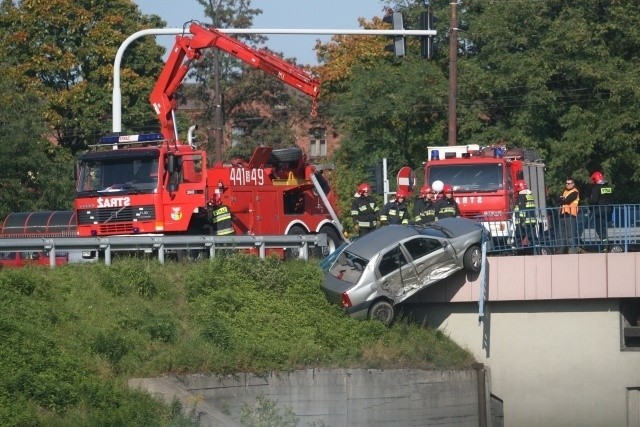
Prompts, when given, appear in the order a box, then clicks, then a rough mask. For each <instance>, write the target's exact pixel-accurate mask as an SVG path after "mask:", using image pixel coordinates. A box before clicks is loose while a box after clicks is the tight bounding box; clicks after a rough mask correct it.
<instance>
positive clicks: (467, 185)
mask: <svg viewBox="0 0 640 427" xmlns="http://www.w3.org/2000/svg"><path fill="white" fill-rule="evenodd" d="M502 172H503V171H502V164H500V163H485V164H474V165H451V164H447V165H429V185H433V182H434V181H442V182H445V183H447V184H451V185H452V186H453V187H454V188H455V190H456V191H469V192H482V191H498V190H501V189H502V188H503V185H502V176H503V173H502Z"/></svg>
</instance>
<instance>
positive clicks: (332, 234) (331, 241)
mask: <svg viewBox="0 0 640 427" xmlns="http://www.w3.org/2000/svg"><path fill="white" fill-rule="evenodd" d="M320 233H325V234H326V235H327V246H321V247H318V248H316V249H317V251H316V253H317V256H318V257H319V258H324V257H326V256H327V255H329V254H330V253H331V252H333V251H335V250H336V249H338V246H340V245H341V244H342V242H343V241H344V240H342V237H341V236H340V233H338V230H336V229H335V228H333V227H331V226H330V225H323V226H322V227H320Z"/></svg>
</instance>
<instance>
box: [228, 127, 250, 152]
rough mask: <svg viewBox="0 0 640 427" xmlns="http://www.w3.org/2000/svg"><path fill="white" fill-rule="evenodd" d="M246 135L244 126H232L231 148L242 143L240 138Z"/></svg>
mask: <svg viewBox="0 0 640 427" xmlns="http://www.w3.org/2000/svg"><path fill="white" fill-rule="evenodd" d="M246 133H247V131H246V129H245V127H244V126H234V127H232V128H231V146H232V147H235V146H237V145H238V144H240V143H242V137H243V136H245V135H246Z"/></svg>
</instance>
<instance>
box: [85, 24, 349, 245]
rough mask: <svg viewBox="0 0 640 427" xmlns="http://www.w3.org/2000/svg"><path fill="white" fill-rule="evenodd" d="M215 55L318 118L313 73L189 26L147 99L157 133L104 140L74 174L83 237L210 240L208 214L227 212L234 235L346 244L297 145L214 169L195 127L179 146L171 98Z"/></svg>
mask: <svg viewBox="0 0 640 427" xmlns="http://www.w3.org/2000/svg"><path fill="white" fill-rule="evenodd" d="M209 48H215V49H220V50H222V51H224V52H227V53H229V54H231V55H233V56H235V57H236V58H239V59H241V60H242V61H244V62H245V63H247V64H250V65H251V66H253V67H256V68H259V69H261V70H263V71H265V72H266V73H268V74H270V75H272V76H275V77H276V78H278V79H279V80H281V81H283V82H284V83H286V84H288V85H290V86H292V87H294V88H296V89H298V90H299V91H301V92H302V93H304V94H306V95H309V96H311V97H312V99H313V105H314V107H313V110H312V113H313V111H315V105H316V101H317V97H318V95H319V93H320V90H319V87H320V82H319V80H317V79H316V78H314V77H313V76H312V75H311V74H310V73H308V72H307V71H305V70H303V69H300V68H298V67H296V66H294V65H292V64H290V63H288V62H286V61H284V60H283V59H282V58H280V57H278V56H276V55H274V54H272V53H270V52H268V51H266V50H258V49H255V48H252V47H250V46H247V45H245V44H243V43H241V42H240V41H238V40H237V39H235V38H233V37H231V36H229V35H226V34H224V33H223V32H220V31H218V30H216V29H215V28H208V27H204V26H202V25H200V24H198V23H195V22H193V23H191V24H190V26H189V31H188V33H184V34H182V35H178V36H176V41H175V44H174V46H173V48H172V50H171V53H170V54H169V57H168V59H167V61H166V63H165V66H164V68H163V70H162V72H161V73H160V76H159V77H158V80H157V82H156V84H155V86H154V88H153V90H152V92H151V95H150V97H149V101H150V103H151V106H152V107H153V109H154V111H155V113H156V114H157V116H158V119H159V122H160V133H157V134H142V135H114V136H109V137H105V138H101V140H100V144H99V146H98V147H93V148H94V149H93V150H92V151H89V152H87V153H85V154H84V155H82V156H81V157H80V158H79V161H78V164H77V167H76V199H75V211H76V213H77V233H78V235H79V236H108V235H123V234H124V235H135V234H207V233H208V232H209V229H208V225H209V218H208V215H209V213H208V212H209V207H210V206H212V205H214V204H216V203H224V204H225V205H227V206H229V207H230V209H231V213H232V218H233V227H234V230H235V232H236V234H249V235H283V234H289V235H293V234H308V233H326V235H327V238H328V239H327V240H328V246H327V248H326V251H333V250H334V249H335V248H336V247H337V246H339V245H340V243H341V242H342V227H341V225H340V222H339V220H338V217H337V214H336V211H335V207H334V206H336V205H335V196H334V192H333V191H332V190H331V188H330V186H329V185H328V183H327V181H326V180H325V179H324V177H323V175H322V171H321V170H320V168H319V167H318V166H316V165H313V164H310V163H308V162H307V159H306V156H305V154H304V153H303V152H302V150H301V149H300V148H298V147H292V148H286V149H280V150H274V149H272V148H271V147H258V148H256V149H255V151H254V152H253V155H252V156H251V158H250V159H249V160H248V161H234V162H231V163H225V162H216V163H215V164H213V165H212V166H208V165H209V162H208V159H207V153H206V152H205V151H203V150H200V149H198V147H197V146H196V144H195V139H194V137H193V135H194V134H193V131H194V130H195V127H194V126H192V127H191V128H190V129H189V132H188V136H187V141H186V143H185V142H183V141H181V140H180V139H179V135H178V129H177V126H176V120H175V110H176V100H175V94H176V91H177V90H178V88H179V86H180V84H181V82H182V80H183V79H184V77H185V76H186V74H187V72H188V70H189V68H190V65H191V64H192V62H193V61H195V60H198V59H199V58H201V56H202V51H203V50H204V49H209Z"/></svg>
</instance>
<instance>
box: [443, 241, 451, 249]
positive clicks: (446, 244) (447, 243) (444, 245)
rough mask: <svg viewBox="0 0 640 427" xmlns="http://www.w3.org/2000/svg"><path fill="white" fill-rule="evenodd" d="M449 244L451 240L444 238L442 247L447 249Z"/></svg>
mask: <svg viewBox="0 0 640 427" xmlns="http://www.w3.org/2000/svg"><path fill="white" fill-rule="evenodd" d="M448 246H449V242H447V241H446V240H443V241H442V247H443V248H445V249H446V248H447V247H448Z"/></svg>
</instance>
